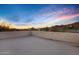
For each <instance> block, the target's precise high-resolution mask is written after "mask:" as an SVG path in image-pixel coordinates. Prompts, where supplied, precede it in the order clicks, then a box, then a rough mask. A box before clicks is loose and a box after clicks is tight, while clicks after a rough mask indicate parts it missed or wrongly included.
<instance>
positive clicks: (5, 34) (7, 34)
mask: <svg viewBox="0 0 79 59" xmlns="http://www.w3.org/2000/svg"><path fill="white" fill-rule="evenodd" d="M29 35H30V33H29V31H12V32H0V39H7V38H13V37H22V36H29Z"/></svg>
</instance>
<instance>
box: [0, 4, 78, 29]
mask: <svg viewBox="0 0 79 59" xmlns="http://www.w3.org/2000/svg"><path fill="white" fill-rule="evenodd" d="M1 21H3V22H5V23H6V22H7V23H10V24H12V25H14V27H17V26H20V27H22V26H23V28H25V27H26V28H28V27H36V28H38V27H47V26H48V27H50V26H54V25H64V24H70V23H73V22H79V5H78V4H0V22H1Z"/></svg>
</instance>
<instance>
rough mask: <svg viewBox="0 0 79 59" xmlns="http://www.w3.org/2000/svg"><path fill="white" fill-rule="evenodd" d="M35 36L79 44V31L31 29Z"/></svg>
mask: <svg viewBox="0 0 79 59" xmlns="http://www.w3.org/2000/svg"><path fill="white" fill-rule="evenodd" d="M32 34H33V35H35V36H39V37H43V38H48V39H53V40H59V41H66V42H72V43H77V44H79V33H66V32H45V31H33V33H32Z"/></svg>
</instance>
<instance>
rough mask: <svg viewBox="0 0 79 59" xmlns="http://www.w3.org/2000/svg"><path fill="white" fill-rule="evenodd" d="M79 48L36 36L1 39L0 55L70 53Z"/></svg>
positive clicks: (75, 51)
mask: <svg viewBox="0 0 79 59" xmlns="http://www.w3.org/2000/svg"><path fill="white" fill-rule="evenodd" d="M70 54H72V55H73V54H79V48H78V47H74V46H70V45H68V44H64V43H61V42H56V41H51V40H45V39H42V38H37V37H34V36H30V37H22V38H12V39H2V40H0V55H70Z"/></svg>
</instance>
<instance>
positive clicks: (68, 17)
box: [58, 14, 79, 19]
mask: <svg viewBox="0 0 79 59" xmlns="http://www.w3.org/2000/svg"><path fill="white" fill-rule="evenodd" d="M77 16H79V14H73V15H64V16H60V17H58V19H71V18H74V17H77Z"/></svg>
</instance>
